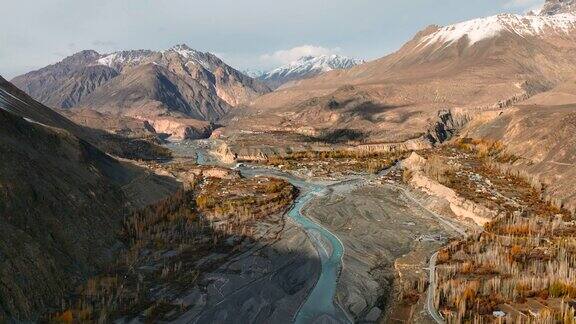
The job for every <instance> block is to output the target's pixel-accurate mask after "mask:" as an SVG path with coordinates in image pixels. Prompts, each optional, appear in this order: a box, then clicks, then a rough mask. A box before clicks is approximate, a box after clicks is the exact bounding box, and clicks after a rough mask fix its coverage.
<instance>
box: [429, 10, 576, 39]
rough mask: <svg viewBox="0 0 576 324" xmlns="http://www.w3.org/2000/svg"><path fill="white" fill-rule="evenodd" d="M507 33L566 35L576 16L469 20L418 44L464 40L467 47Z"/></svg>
mask: <svg viewBox="0 0 576 324" xmlns="http://www.w3.org/2000/svg"><path fill="white" fill-rule="evenodd" d="M504 31H507V32H510V33H514V34H517V35H519V36H522V37H527V36H543V35H545V34H556V35H561V36H569V35H571V34H573V33H574V31H576V15H574V14H558V15H554V16H534V15H526V16H523V15H515V14H501V15H496V16H491V17H486V18H479V19H473V20H469V21H465V22H461V23H458V24H454V25H450V26H446V27H442V28H440V29H439V30H438V31H436V32H434V33H432V34H430V35H428V36H426V37H424V38H423V39H422V40H421V42H420V45H431V44H435V43H442V44H452V43H454V42H457V41H459V40H460V39H462V38H463V37H468V40H469V45H474V44H476V43H477V42H480V41H482V40H485V39H490V38H493V37H496V36H498V35H500V34H501V33H502V32H504Z"/></svg>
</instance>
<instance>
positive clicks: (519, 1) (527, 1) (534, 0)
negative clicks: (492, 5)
mask: <svg viewBox="0 0 576 324" xmlns="http://www.w3.org/2000/svg"><path fill="white" fill-rule="evenodd" d="M542 6H543V3H542V0H510V1H508V2H506V4H504V8H521V9H524V10H525V11H526V12H529V11H534V12H539V11H540V10H541V9H542Z"/></svg>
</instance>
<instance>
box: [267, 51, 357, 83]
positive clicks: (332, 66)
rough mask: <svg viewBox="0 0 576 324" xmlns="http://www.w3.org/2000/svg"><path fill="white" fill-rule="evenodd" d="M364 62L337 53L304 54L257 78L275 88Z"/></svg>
mask: <svg viewBox="0 0 576 324" xmlns="http://www.w3.org/2000/svg"><path fill="white" fill-rule="evenodd" d="M364 62H365V61H364V60H360V59H353V58H348V57H346V56H342V55H337V54H332V55H319V56H312V55H306V56H302V57H300V58H299V59H297V60H296V61H293V62H290V63H288V64H286V65H283V66H281V67H278V68H276V69H274V70H272V71H270V72H267V73H264V74H262V75H261V76H260V77H259V79H260V80H262V81H264V82H265V83H267V84H268V85H269V86H271V87H273V88H276V87H279V86H280V85H282V84H284V83H286V82H289V81H294V80H300V79H307V78H311V77H314V76H317V75H319V74H321V73H325V72H329V71H332V70H340V69H349V68H351V67H354V66H356V65H359V64H362V63H364Z"/></svg>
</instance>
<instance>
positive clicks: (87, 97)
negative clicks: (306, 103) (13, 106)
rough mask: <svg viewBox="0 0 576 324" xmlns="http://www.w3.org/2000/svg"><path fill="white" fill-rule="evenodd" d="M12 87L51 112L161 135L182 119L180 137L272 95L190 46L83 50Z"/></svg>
mask: <svg viewBox="0 0 576 324" xmlns="http://www.w3.org/2000/svg"><path fill="white" fill-rule="evenodd" d="M12 82H13V83H14V84H15V85H16V86H17V87H19V88H20V89H22V90H24V91H25V92H26V93H28V94H30V95H31V96H32V97H33V98H35V99H37V100H39V101H41V102H42V103H44V104H46V105H49V106H51V107H54V108H65V109H68V108H87V109H92V110H96V111H99V112H106V113H109V114H112V115H116V116H127V117H132V118H136V119H140V120H143V121H147V122H149V123H150V124H153V125H154V124H155V125H156V127H157V128H158V129H156V131H157V132H159V133H164V132H168V131H172V132H174V131H175V128H174V127H171V128H169V129H163V128H162V125H165V124H166V123H167V121H169V122H171V123H174V122H175V120H176V119H179V118H181V120H180V124H181V125H180V127H179V128H178V129H179V132H177V133H173V134H170V135H175V136H176V137H180V138H182V137H186V136H191V135H193V134H199V133H204V130H205V129H207V128H209V127H208V125H207V123H210V122H215V121H217V120H218V119H219V118H220V117H222V116H223V115H224V114H225V113H226V112H227V111H229V110H230V109H231V108H232V107H234V106H237V105H239V104H241V103H244V102H249V101H251V100H253V99H254V98H256V97H257V96H259V95H261V94H263V93H266V92H268V91H269V89H268V88H267V87H266V86H265V85H263V84H261V83H260V82H258V81H256V80H254V79H252V78H250V77H247V76H245V75H243V74H242V73H240V72H238V71H236V70H235V69H233V68H232V67H230V66H228V65H227V64H225V63H224V62H222V61H221V60H220V59H219V58H217V57H216V56H214V55H213V54H210V53H202V52H199V51H195V50H193V49H191V48H189V47H188V46H186V45H177V46H174V47H172V48H170V49H168V50H165V51H160V52H156V51H148V50H137V51H121V52H116V53H112V54H108V55H101V54H99V53H97V52H95V51H83V52H80V53H77V54H74V55H72V56H70V57H68V58H66V59H64V60H63V61H61V62H59V63H56V64H54V65H50V66H47V67H45V68H43V69H40V70H38V71H33V72H30V73H27V74H25V75H22V76H18V77H16V78H14V79H13V80H12ZM71 111H72V113H73V111H74V110H73V109H72V110H71ZM202 122H205V123H202ZM198 125H200V128H198Z"/></svg>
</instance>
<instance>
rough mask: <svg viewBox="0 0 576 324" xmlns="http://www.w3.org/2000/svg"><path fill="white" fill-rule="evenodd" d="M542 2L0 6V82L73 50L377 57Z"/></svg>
mask: <svg viewBox="0 0 576 324" xmlns="http://www.w3.org/2000/svg"><path fill="white" fill-rule="evenodd" d="M543 2H544V0H466V1H462V0H290V1H279V0H203V1H199V0H165V1H161V0H98V1H88V0H49V1H45V0H18V1H14V0H0V8H1V10H2V19H0V30H1V32H0V75H2V76H4V77H6V78H11V77H13V76H15V75H18V74H21V73H24V72H28V71H30V70H33V69H37V68H40V67H42V66H45V65H47V64H51V63H54V62H57V61H59V60H61V59H62V58H64V57H66V56H67V55H70V54H73V53H75V52H77V51H80V50H82V49H95V50H97V51H98V52H100V53H108V52H112V51H116V50H122V49H157V50H158V49H164V48H169V47H171V46H172V45H174V44H180V43H186V44H188V45H189V46H190V47H192V48H195V49H199V50H202V51H210V52H212V53H215V54H217V55H219V56H220V57H221V58H222V59H224V60H225V61H226V62H228V63H229V64H231V65H232V66H234V67H237V68H239V69H247V68H252V69H269V68H271V67H274V66H277V65H279V64H283V63H286V62H287V61H289V60H291V59H294V58H295V57H297V56H299V55H303V54H322V53H339V54H343V55H348V56H352V57H359V58H363V59H374V58H378V57H381V56H384V55H386V54H388V53H390V52H392V51H394V50H395V49H397V48H398V47H399V46H401V45H402V44H403V43H404V42H405V41H407V40H408V39H410V38H411V37H412V36H413V35H414V34H415V33H416V32H418V31H419V30H421V29H422V28H424V27H426V26H428V25H431V24H438V25H446V24H450V23H455V22H459V21H463V20H467V19H470V18H475V17H481V16H488V15H492V14H497V13H501V12H513V13H524V12H527V11H528V10H530V9H532V8H534V7H536V6H538V5H541V4H542V3H543Z"/></svg>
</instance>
